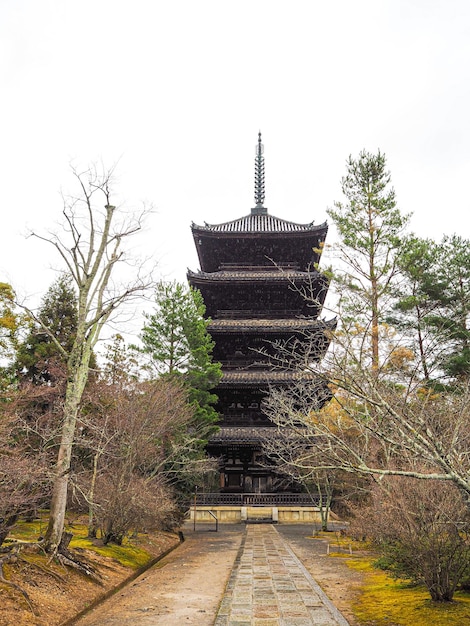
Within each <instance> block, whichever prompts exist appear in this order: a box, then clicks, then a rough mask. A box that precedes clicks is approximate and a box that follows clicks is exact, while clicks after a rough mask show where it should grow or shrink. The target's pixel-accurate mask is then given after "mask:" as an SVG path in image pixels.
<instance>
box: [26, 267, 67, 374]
mask: <svg viewBox="0 0 470 626" xmlns="http://www.w3.org/2000/svg"><path fill="white" fill-rule="evenodd" d="M76 328H77V297H76V294H75V291H74V289H73V287H72V280H71V278H70V277H69V276H68V275H67V274H63V275H61V276H59V278H58V279H57V280H56V281H55V282H54V283H53V284H52V285H51V287H50V288H49V290H48V292H47V293H46V295H45V296H44V298H43V300H42V302H41V306H40V309H39V313H38V316H37V321H36V322H31V329H30V332H29V334H28V336H27V337H26V339H25V340H24V342H23V343H22V344H21V345H20V346H19V348H18V353H17V358H16V364H15V367H16V370H17V372H18V375H19V377H20V378H21V379H23V380H29V381H31V382H33V383H35V384H43V383H49V382H50V381H51V380H52V379H54V378H56V377H57V375H58V371H59V370H62V371H64V370H65V366H66V362H67V356H68V354H69V352H70V350H71V348H72V345H73V342H74V339H75V333H76ZM46 329H47V330H46Z"/></svg>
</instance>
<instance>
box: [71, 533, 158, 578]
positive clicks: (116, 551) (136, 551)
mask: <svg viewBox="0 0 470 626" xmlns="http://www.w3.org/2000/svg"><path fill="white" fill-rule="evenodd" d="M77 535H78V533H77ZM77 535H75V534H74V537H73V539H72V541H71V543H70V546H71V547H72V548H84V549H86V550H92V551H93V552H96V553H97V554H101V555H102V556H105V557H108V558H110V559H115V560H116V561H118V562H119V563H120V564H121V565H123V566H124V567H130V568H132V569H139V567H143V566H144V565H146V564H147V563H148V562H149V561H150V560H151V558H152V557H151V555H150V554H149V553H148V552H146V551H145V550H142V548H139V547H138V546H135V545H132V544H130V543H124V544H123V545H122V546H116V545H114V544H107V545H106V546H103V545H99V544H98V545H96V543H94V542H93V541H92V540H91V539H88V538H87V537H86V536H83V537H80V536H77Z"/></svg>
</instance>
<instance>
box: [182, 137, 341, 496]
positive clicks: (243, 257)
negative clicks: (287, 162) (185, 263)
mask: <svg viewBox="0 0 470 626" xmlns="http://www.w3.org/2000/svg"><path fill="white" fill-rule="evenodd" d="M264 181H265V170H264V156H263V144H262V143H261V133H259V135H258V143H257V146H256V157H255V206H254V208H252V209H251V212H250V213H249V214H248V215H245V216H243V217H241V218H239V219H236V220H233V221H230V222H225V223H223V224H207V223H206V224H204V225H203V226H198V225H196V224H194V223H193V224H192V226H191V229H192V234H193V237H194V242H195V245H196V249H197V254H198V257H199V264H200V271H198V272H192V271H188V281H189V284H190V285H191V287H193V288H197V289H199V290H200V292H201V294H202V296H203V299H204V303H205V306H206V314H207V316H208V317H210V319H211V322H210V325H209V327H208V331H209V333H210V334H211V336H212V339H213V340H214V342H215V347H214V353H213V356H214V360H216V361H220V362H221V364H222V372H223V375H222V379H221V381H220V383H219V384H218V386H217V388H216V389H215V390H214V392H215V393H216V394H217V396H218V404H217V407H216V408H217V410H218V412H219V415H220V430H219V432H218V433H216V434H215V435H213V436H212V437H211V439H210V441H209V443H208V448H207V449H208V453H209V454H210V455H211V456H214V457H217V458H218V459H219V461H220V491H221V492H222V493H273V492H277V491H283V490H292V485H289V484H287V483H286V482H285V480H284V481H283V480H282V479H281V478H280V477H279V476H278V475H277V474H276V469H275V464H273V465H271V466H270V464H269V463H267V462H266V459H264V458H263V454H262V441H263V439H264V438H265V437H269V436H273V435H274V436H276V432H277V429H276V428H275V427H274V425H273V424H272V422H271V421H270V420H269V419H268V417H267V416H266V415H265V414H264V412H263V399H264V398H265V397H266V394H267V393H269V390H270V389H271V388H272V387H273V386H274V387H288V386H289V385H292V384H293V382H294V381H295V380H296V377H297V379H298V376H299V374H298V373H297V372H296V371H295V370H294V369H293V368H292V367H290V366H289V364H286V367H279V364H277V366H276V365H273V362H274V363H275V362H276V354H275V352H276V346H279V345H284V346H286V345H288V346H292V359H294V358H295V346H297V347H299V346H302V341H304V342H305V337H306V336H309V337H310V340H311V338H312V336H313V337H314V341H313V345H314V346H315V350H314V354H313V355H311V361H314V360H320V359H321V358H322V356H323V355H324V353H325V352H326V350H327V348H328V344H329V339H328V333H326V332H325V330H326V329H327V328H333V327H334V322H333V321H330V322H325V321H324V320H321V319H320V314H321V311H322V306H323V304H324V301H325V297H326V294H327V291H328V280H327V278H326V277H325V276H324V275H323V274H322V273H320V272H319V271H318V270H317V269H316V268H317V267H318V264H319V261H320V256H321V250H322V248H323V245H324V242H325V238H326V234H327V230H328V227H327V224H326V223H323V224H320V225H318V226H317V225H314V223H313V222H311V223H309V224H297V223H295V222H291V221H287V220H284V219H280V218H277V217H274V216H273V215H271V214H270V213H269V212H268V210H267V208H266V207H265V206H264V200H265V182H264ZM306 293H308V294H309V297H308V298H306V297H305V294H306ZM309 345H312V342H311V341H310V343H309ZM287 353H289V351H287ZM273 359H274V361H273ZM311 384H312V385H316V388H317V389H318V405H319V406H321V405H322V404H324V403H325V402H326V401H327V400H328V399H329V398H330V397H331V396H330V393H329V390H328V388H327V387H326V385H325V384H324V383H323V382H320V381H318V380H314V379H312V381H311Z"/></svg>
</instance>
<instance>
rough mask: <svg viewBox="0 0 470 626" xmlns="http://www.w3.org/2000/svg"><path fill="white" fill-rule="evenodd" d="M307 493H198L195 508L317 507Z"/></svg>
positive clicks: (316, 498)
mask: <svg viewBox="0 0 470 626" xmlns="http://www.w3.org/2000/svg"><path fill="white" fill-rule="evenodd" d="M319 504H320V498H319V496H313V497H312V496H309V495H308V494H307V493H198V494H197V496H196V506H319Z"/></svg>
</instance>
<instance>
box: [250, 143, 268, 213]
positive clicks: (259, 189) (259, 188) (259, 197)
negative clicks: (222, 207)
mask: <svg viewBox="0 0 470 626" xmlns="http://www.w3.org/2000/svg"><path fill="white" fill-rule="evenodd" d="M263 152H264V146H263V144H262V143H261V131H260V132H259V133H258V144H257V146H256V156H255V202H256V206H255V207H254V208H253V209H251V214H252V215H262V214H266V213H267V212H268V209H266V208H265V207H264V206H263V203H264V156H263Z"/></svg>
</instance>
